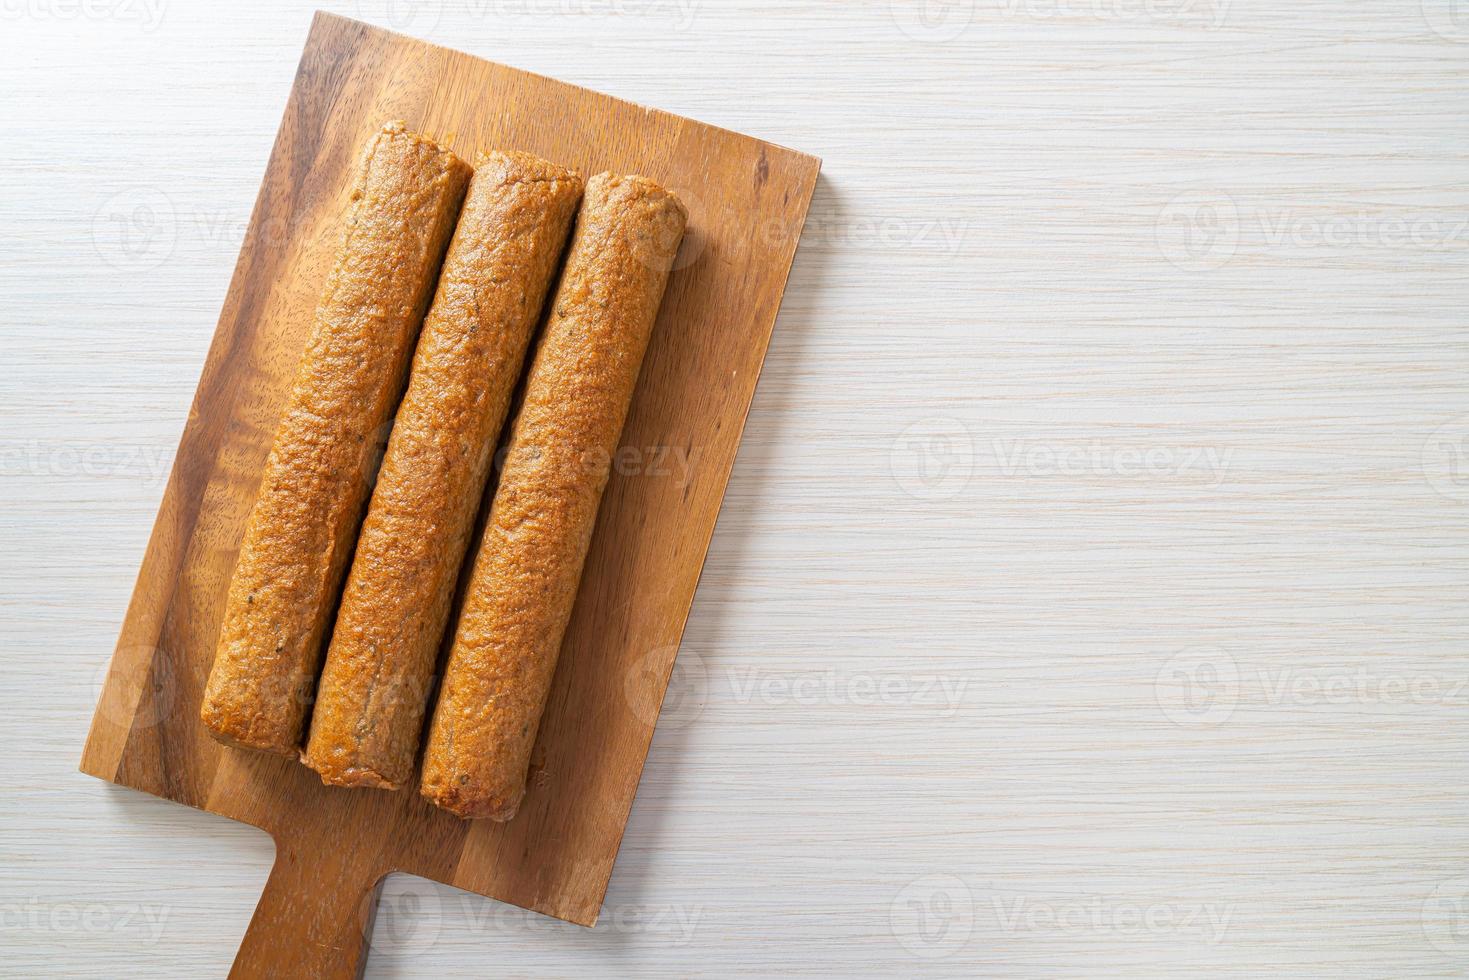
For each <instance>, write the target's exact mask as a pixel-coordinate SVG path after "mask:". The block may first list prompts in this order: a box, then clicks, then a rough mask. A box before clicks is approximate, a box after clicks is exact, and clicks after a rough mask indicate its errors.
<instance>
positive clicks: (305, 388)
mask: <svg viewBox="0 0 1469 980" xmlns="http://www.w3.org/2000/svg"><path fill="white" fill-rule="evenodd" d="M470 175H471V170H470V167H469V165H468V164H466V163H464V162H463V161H462V160H460V159H458V158H457V157H456V156H454V154H453V153H451V152H449V151H448V150H446V149H444V148H443V147H441V146H439V145H438V144H436V143H434V142H433V141H431V140H428V139H425V138H424V137H422V136H417V135H415V134H413V133H409V132H406V131H405V129H404V127H403V124H402V123H390V124H388V125H387V126H386V127H384V128H383V130H382V131H381V132H380V133H378V134H377V135H376V136H375V137H374V138H373V140H372V142H371V143H370V144H369V146H368V147H367V150H366V152H365V154H364V155H363V158H362V163H361V166H360V169H359V170H358V174H357V181H356V184H355V186H354V188H353V191H352V211H351V215H350V217H349V221H348V230H347V233H346V237H345V239H344V240H343V242H342V245H341V247H340V249H339V250H338V252H337V258H336V265H335V266H334V268H333V269H332V272H331V274H330V276H329V277H328V278H327V283H326V288H325V291H324V293H323V295H322V298H321V300H320V301H319V303H318V304H317V308H316V324H315V328H314V330H313V332H312V336H311V341H310V343H309V344H308V345H307V348H306V353H305V357H304V358H303V360H302V362H301V367H300V369H299V371H298V373H297V376H296V381H295V385H294V387H293V389H292V391H291V394H290V398H289V400H288V403H287V405H286V409H285V414H284V415H283V416H282V418H281V421H280V423H279V426H278V427H277V429H276V433H275V441H274V443H273V444H272V446H271V450H270V456H269V458H268V460H267V462H266V465H265V473H264V476H263V478H262V480H261V484H260V491H259V495H258V496H257V498H256V501H255V508H254V510H253V511H252V512H251V514H250V519H249V523H248V524H247V526H246V529H245V536H244V539H243V541H242V542H241V545H240V557H239V562H238V564H237V565H236V567H235V573H234V578H233V579H232V580H231V582H230V588H229V597H228V599H227V601H226V608H225V614H224V621H223V625H222V626H221V629H220V635H219V644H218V646H217V648H216V650H215V658H214V667H213V669H212V670H211V671H210V674H209V681H208V684H207V685H206V687H205V691H204V702H203V706H202V708H201V709H200V716H201V718H202V720H203V722H204V724H205V726H206V727H207V728H208V729H209V731H210V732H211V734H213V735H214V736H215V737H216V738H218V739H219V740H220V741H222V742H226V743H228V744H232V745H239V746H242V747H245V748H253V749H260V750H262V751H266V752H274V753H277V754H280V755H291V756H294V755H295V754H296V752H297V750H298V747H299V746H300V744H301V735H302V728H303V725H304V721H305V717H306V710H307V707H308V705H309V703H310V699H311V692H312V691H313V689H314V687H315V682H316V672H317V668H318V667H319V666H320V664H321V647H322V643H323V639H324V637H323V633H324V632H325V630H326V626H327V622H328V620H329V619H330V617H331V614H332V610H333V608H334V607H335V604H336V599H337V592H338V589H339V588H340V586H341V582H342V575H343V573H344V572H345V571H346V565H347V561H348V558H349V556H350V555H351V552H352V546H353V543H354V542H355V541H356V540H357V528H358V524H359V522H360V521H361V520H362V511H363V506H364V505H365V504H366V502H367V495H368V491H369V488H370V485H371V478H372V475H373V468H374V467H373V465H372V463H373V461H374V459H373V458H374V456H375V453H374V452H373V450H372V448H371V447H372V444H373V440H374V439H375V438H376V436H377V434H378V433H380V432H381V431H382V430H383V428H384V427H385V426H386V425H387V424H388V423H389V420H390V419H391V418H392V416H393V410H394V409H395V408H396V407H397V405H398V398H399V396H400V395H401V394H402V391H403V381H404V376H405V374H406V369H407V365H408V360H409V357H410V355H411V354H412V351H413V343H414V340H415V338H416V337H417V336H418V330H419V327H420V325H421V324H422V322H423V314H424V309H425V307H426V306H427V305H428V300H429V297H430V295H431V294H432V292H433V286H434V280H435V278H436V276H437V274H438V268H439V263H440V261H441V260H442V258H443V255H444V249H445V247H446V246H447V245H448V243H449V237H450V235H451V234H452V232H453V230H454V221H455V218H456V217H457V216H458V214H459V205H460V203H461V202H462V201H463V198H464V191H465V188H466V186H467V185H468V183H469V178H470Z"/></svg>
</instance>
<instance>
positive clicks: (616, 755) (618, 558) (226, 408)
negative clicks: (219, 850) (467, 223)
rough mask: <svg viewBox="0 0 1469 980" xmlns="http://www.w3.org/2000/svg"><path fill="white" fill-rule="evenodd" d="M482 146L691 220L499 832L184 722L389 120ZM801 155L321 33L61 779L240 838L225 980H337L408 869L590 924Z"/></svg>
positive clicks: (801, 207) (462, 63)
mask: <svg viewBox="0 0 1469 980" xmlns="http://www.w3.org/2000/svg"><path fill="white" fill-rule="evenodd" d="M390 119H403V120H405V121H406V122H407V123H408V126H409V128H411V129H414V130H418V131H421V132H425V133H428V134H430V135H432V136H436V137H439V138H441V139H444V140H446V141H447V142H448V144H449V145H450V146H452V147H453V149H454V150H455V151H457V152H458V153H459V154H460V155H461V156H463V157H464V158H465V159H469V160H472V159H473V156H474V153H475V151H476V150H478V149H488V148H495V147H501V148H513V149H520V150H528V151H530V152H532V153H537V154H540V155H541V156H544V157H546V158H547V159H550V160H554V161H556V162H558V163H562V164H566V165H569V166H572V167H575V168H577V169H579V170H580V171H581V172H582V173H583V174H585V175H588V176H589V175H591V174H595V173H598V172H600V171H602V170H614V171H619V172H624V173H642V174H646V175H648V176H651V177H653V178H655V179H657V180H659V181H662V182H663V183H664V184H666V185H667V186H669V187H670V188H672V189H673V190H675V191H676V192H677V193H678V195H679V196H680V198H682V200H683V201H684V202H685V203H686V204H687V205H688V206H689V210H690V213H691V217H690V222H689V232H688V235H687V237H686V239H685V242H684V246H683V249H682V251H681V252H680V253H679V258H678V261H677V263H676V266H675V271H674V273H673V275H672V277H671V279H670V280H669V285H668V292H667V295H666V297H665V299H664V302H663V308H662V311H661V313H660V315H659V319H658V325H657V327H656V328H655V332H654V335H653V340H652V343H651V346H650V348H649V353H648V358H647V361H646V363H645V365H644V367H643V372H642V376H641V380H640V382H639V387H638V393H637V397H636V400H635V401H634V403H633V406H632V411H631V414H630V415H629V418H628V422H627V427H626V429H625V431H624V433H623V439H622V446H623V450H622V452H621V453H620V455H619V457H618V460H617V462H616V465H615V467H614V473H613V475H612V479H611V482H610V484H609V486H608V488H607V493H606V496H605V498H604V500H603V503H602V510H601V515H600V518H599V521H598V524H597V531H596V535H595V537H594V539H593V541H592V546H591V552H590V555H589V557H588V560H587V564H586V572H585V577H584V578H583V581H582V585H581V591H580V593H579V595H578V598H577V604H576V611H575V614H574V616H573V618H572V622H571V626H570V629H569V630H568V633H567V636H566V641H565V645H564V647H563V649H562V655H561V662H560V667H559V669H558V672H557V674H556V681H555V685H554V688H553V690H552V694H551V701H550V706H549V708H548V710H547V713H546V716H545V719H544V721H543V723H542V726H541V733H540V740H539V742H538V744H537V747H536V750H535V754H534V758H533V766H532V780H531V788H530V791H529V793H528V795H527V796H526V800H525V803H524V805H523V806H522V807H521V810H520V814H519V815H518V816H517V817H516V819H515V820H513V821H512V822H510V823H509V824H504V825H501V824H493V823H487V822H464V821H461V820H459V819H457V818H455V817H453V816H450V815H448V814H445V813H442V812H440V811H437V810H435V809H433V808H432V807H430V806H428V805H427V804H426V803H424V802H423V801H422V800H421V799H420V798H419V796H418V795H417V793H414V792H406V791H405V792H401V793H388V792H383V791H378V790H346V789H328V788H326V787H324V786H322V784H321V783H320V781H319V780H318V779H317V777H316V775H315V774H314V773H312V772H309V771H308V770H307V769H305V768H304V767H302V766H300V765H298V764H296V763H295V762H291V761H285V760H281V759H277V758H270V757H266V756H262V755H258V754H254V753H250V752H245V751H241V750H237V749H230V748H225V747H222V746H220V745H218V744H217V743H215V742H214V741H212V740H211V739H210V738H208V737H207V736H206V735H205V733H204V730H203V728H202V727H201V726H200V724H199V721H198V708H199V698H200V693H201V691H202V689H203V685H204V680H205V677H206V675H207V673H208V670H209V666H210V663H211V661H212V658H213V652H214V643H215V637H216V635H217V632H218V628H219V621H220V616H221V614H222V610H223V606H224V600H225V592H226V588H227V586H228V583H229V579H230V575H231V573H232V571H233V569H234V564H235V559H236V555H237V551H238V547H239V540H240V536H241V533H242V531H243V529H244V524H245V519H246V516H247V515H248V513H249V511H250V508H251V505H252V504H253V502H254V498H255V493H256V489H257V486H258V483H259V480H260V474H261V470H262V467H263V464H264V462H265V457H266V453H267V451H268V449H269V446H270V440H271V436H272V434H273V432H274V428H275V423H276V419H277V417H278V416H279V414H280V411H281V409H282V407H283V405H284V400H285V398H286V395H287V392H288V390H289V387H290V384H291V381H292V379H293V378H294V375H295V371H296V366H297V361H298V360H299V358H300V355H301V352H302V350H303V348H304V346H305V343H306V339H307V336H308V333H309V332H310V329H311V324H312V314H313V311H314V309H315V304H316V300H317V296H318V294H319V292H320V289H321V286H322V283H323V281H324V279H325V276H326V273H327V270H328V268H329V267H330V263H331V261H332V257H333V255H334V252H335V249H336V247H337V244H338V242H339V241H340V239H341V235H342V231H343V228H342V217H343V215H344V214H345V212H346V207H345V204H346V200H347V195H348V193H349V191H350V176H351V175H350V172H349V171H350V168H351V164H352V162H353V161H354V159H355V157H356V155H357V153H358V151H359V149H360V148H361V147H362V146H363V145H364V143H365V142H366V141H367V139H368V138H369V137H370V135H371V134H372V133H373V132H374V131H375V130H377V129H378V128H379V127H380V126H381V125H382V124H383V123H384V122H385V121H387V120H390ZM819 168H820V161H819V160H817V159H816V158H814V157H810V156H806V155H804V154H800V153H796V152H794V151H791V150H788V149H784V148H782V147H778V146H774V145H771V144H769V143H763V142H761V141H759V140H755V139H752V138H750V137H748V136H741V135H739V134H737V133H731V132H728V131H726V130H721V129H717V128H715V127H712V126H706V125H703V124H701V123H697V122H693V121H691V120H688V119H683V118H680V117H678V116H673V115H669V114H668V113H665V112H659V111H657V110H652V109H646V108H644V107H642V106H638V105H633V104H631V103H628V102H622V101H619V100H617V99H613V98H610V97H609V96H606V95H601V94H598V93H596V92H590V91H587V90H586V89H581V88H577V87H575V86H572V85H566V84H563V83H561V82H557V81H553V80H551V79H547V78H542V77H539V76H537V75H532V74H528V73H526V72H522V71H517V70H515V69H512V68H507V67H505V66H503V65H497V64H494V63H491V62H487V61H482V60H480V59H477V58H472V57H469V56H468V55H464V54H461V53H458V52H456V51H451V50H447V49H445V48H439V47H434V46H432V45H428V44H424V43H422V42H419V41H415V40H413V39H410V38H405V37H401V36H398V35H395V34H391V33H388V32H386V31H382V30H378V29H376V28H373V27H370V26H368V25H365V24H361V23H357V22H355V21H351V20H346V19H344V18H340V17H335V16H330V15H327V14H320V13H319V14H317V16H316V19H315V21H314V22H313V24H312V28H311V34H310V37H309V38H308V40H307V42H306V49H305V51H304V53H303V54H302V57H301V64H300V67H299V68H298V70H297V73H296V80H295V84H294V86H293V88H292V90H291V95H290V99H289V101H288V102H287V105H286V112H285V117H284V119H283V120H282V122H281V128H280V132H279V134H278V135H277V137H276V142H275V148H274V150H273V152H272V153H271V157H270V163H269V166H268V168H267V169H266V172H265V179H264V181H263V183H262V185H261V188H260V196H259V198H258V199H257V201H256V204H255V211H254V214H253V215H252V217H251V220H250V227H249V231H248V233H247V234H246V237H245V242H244V245H243V246H242V248H241V250H240V258H239V263H238V265H237V266H236V268H235V274H234V278H233V280H232V282H231V283H230V289H229V294H228V295H227V296H226V298H225V302H224V309H223V311H222V313H221V314H220V318H219V326H218V329H217V330H216V332H215V335H214V341H213V344H212V345H211V347H210V350H209V356H208V359H207V361H206V362H205V365H204V372H203V376H202V377H201V378H200V381H199V389H198V392H197V393H196V395H195V398H194V404H193V407H192V409H191V410H190V412H189V419H188V424H187V426H186V428H185V430H184V434H183V438H182V440H181V442H180V445H179V452H178V456H177V460H176V462H175V465H174V468H173V473H172V475H171V477H170V479H169V483H168V488H167V490H166V492H165V494H164V498H163V503H162V506H161V508H160V510H159V513H158V518H157V522H156V524H155V526H154V529H153V535H152V538H151V540H150V541H149V543H148V550H147V553H146V555H145V557H144V559H143V566H142V569H141V571H140V572H139V575H138V582H137V585H136V587H135V589H134V591H133V596H132V601H131V603H130V605H129V607H128V612H127V618H126V620H125V621H124V623H123V626H122V633H121V637H120V638H119V640H118V645H117V650H116V652H115V653H114V655H113V659H112V665H111V668H110V670H109V672H108V675H107V680H106V682H105V684H104V687H103V690H102V694H101V697H100V700H99V703H98V706H97V711H96V714H95V716H94V718H93V721H92V729H91V732H90V734H89V736H88V739H87V745H86V749H85V752H84V755H83V757H82V764H81V768H82V771H83V772H86V773H90V774H91V775H94V776H97V777H99V778H101V779H106V780H110V781H112V782H116V783H121V784H122V785H125V786H131V787H133V788H135V789H140V790H143V791H144V792H147V793H152V794H154V795H157V796H161V797H164V798H166V799H170V800H174V801H177V802H179V803H185V804H188V805H189V806H194V807H199V808H201V809H205V810H209V811H210V812H213V813H218V814H222V815H223V816H226V817H230V818H232V819H235V820H243V821H245V822H247V823H250V824H253V825H255V826H257V827H261V828H263V829H265V830H266V831H268V832H269V833H270V834H271V835H272V836H273V837H274V838H275V842H276V860H275V866H274V868H273V870H272V871H271V874H270V879H269V881H268V882H267V884H266V886H265V893H264V895H263V896H262V898H261V900H260V904H259V906H258V908H257V909H256V911H255V916H254V918H253V919H252V921H251V923H250V926H249V929H248V931H247V933H246V935H245V938H244V941H243V943H242V945H241V947H240V951H239V954H238V956H237V958H236V960H235V968H234V971H233V975H237V976H298V975H316V976H355V975H357V974H359V973H360V971H361V969H362V966H363V963H364V960H365V957H364V945H365V942H366V938H367V933H368V930H369V929H370V928H371V920H372V911H373V908H374V906H375V904H376V894H377V890H378V886H379V883H380V882H381V880H382V878H383V876H384V875H386V874H387V873H389V872H392V871H403V872H409V873H412V874H417V875H422V876H424V877H426V878H432V879H435V880H437V881H442V882H446V883H448V884H451V885H455V886H458V887H460V888H465V889H468V890H470V891H475V892H479V893H480V894H483V895H488V896H490V897H493V898H497V899H500V900H502V901H506V902H511V903H514V904H516V905H520V906H523V907H525V908H528V909H534V910H536V911H538V912H544V913H545V914H547V915H552V916H556V917H558V918H562V919H567V920H569V921H572V922H576V923H580V924H582V925H592V924H594V923H595V922H596V920H597V915H598V912H599V910H600V908H601V903H602V896H603V894H604V893H605V891H606V888H607V882H608V879H609V877H610V876H611V873H612V865H613V861H614V859H615V857H616V855H617V848H618V844H619V842H620V841H621V838H622V833H623V828H624V826H625V825H626V822H627V817H628V813H629V810H630V809H631V806H632V800H633V795H634V794H635V793H636V791H637V785H638V777H639V774H640V773H641V770H642V766H643V760H644V757H645V755H646V753H647V749H648V744H649V741H650V740H651V738H652V734H653V726H654V724H655V722H656V720H657V713H658V706H659V705H660V704H661V702H662V698H663V694H664V691H665V689H666V687H667V684H668V678H669V674H670V672H671V670H672V668H673V658H674V655H675V653H676V652H677V649H678V643H679V638H680V636H681V635H682V632H683V628H684V622H685V620H686V618H687V616H688V611H689V606H690V603H691V602H692V600H693V596H694V589H695V586H696V585H697V583H698V579H699V571H700V568H701V566H702V564H703V561H704V555H705V552H706V550H707V548H708V545H709V539H710V536H711V534H712V533H713V530H714V522H715V518H716V517H717V515H718V512H719V506H720V501H721V499H722V498H723V495H724V488H725V483H726V481H727V480H728V477H729V472H730V467H731V465H732V463H733V462H734V457H735V450H736V448H737V446H738V444H739V439H740V432H741V430H742V428H743V426H744V420H745V414H746V412H747V410H748V408H749V405H750V399H751V396H752V395H753V393H754V390H755V381H756V379H757V377H758V376H759V373H760V366H761V363H762V361H763V360H764V357H765V350H766V346H767V344H768V343H769V340H770V331H771V327H772V325H773V323H774V321H775V315H776V311H777V309H778V308H779V306H780V300H781V293H782V292H783V290H784V288H785V281H786V274H787V272H788V270H789V268H790V264H791V260H792V257H793V256H794V254H795V250H796V243H797V239H798V238H799V236H800V231H801V226H802V224H803V222H804V221H805V216H806V209H807V205H808V203H809V201H810V198H811V193H812V190H813V188H814V186H815V182H816V175H817V171H818V170H819Z"/></svg>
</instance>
